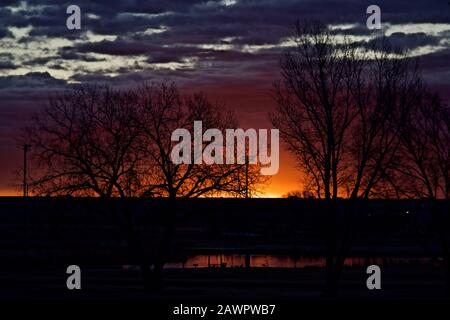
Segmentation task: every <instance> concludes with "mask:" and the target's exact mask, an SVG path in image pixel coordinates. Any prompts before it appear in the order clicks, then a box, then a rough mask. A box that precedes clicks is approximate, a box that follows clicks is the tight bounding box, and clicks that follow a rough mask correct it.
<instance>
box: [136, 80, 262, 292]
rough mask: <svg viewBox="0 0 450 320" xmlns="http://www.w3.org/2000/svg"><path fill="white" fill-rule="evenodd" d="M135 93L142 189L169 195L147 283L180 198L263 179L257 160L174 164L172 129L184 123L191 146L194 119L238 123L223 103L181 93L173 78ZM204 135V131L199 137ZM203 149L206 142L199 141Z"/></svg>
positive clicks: (253, 186) (237, 192) (208, 124)
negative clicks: (142, 161) (142, 160)
mask: <svg viewBox="0 0 450 320" xmlns="http://www.w3.org/2000/svg"><path fill="white" fill-rule="evenodd" d="M135 94H136V96H137V97H138V103H137V108H138V113H137V114H138V116H139V118H138V119H137V122H138V123H139V125H140V130H141V131H142V133H143V137H144V141H145V143H144V144H143V147H144V149H143V151H144V152H145V155H146V166H147V171H148V172H149V173H150V174H148V175H147V176H146V179H145V180H143V181H142V183H143V184H144V185H145V190H144V193H143V195H145V196H160V197H167V198H168V199H169V201H168V206H169V208H168V210H167V212H166V214H165V216H164V221H165V225H164V231H163V234H162V237H161V240H160V248H159V251H158V254H157V257H156V260H155V261H154V264H153V268H152V270H153V279H151V285H152V286H153V287H157V288H158V287H160V286H161V283H160V280H161V279H162V277H161V272H162V269H163V266H164V264H165V262H166V261H167V259H168V255H169V254H170V252H171V243H172V242H173V239H174V238H175V228H176V220H177V217H178V216H179V215H177V213H179V211H180V209H181V206H182V203H183V200H182V199H187V198H197V197H202V196H227V195H228V196H230V195H231V196H241V197H242V196H244V195H245V193H246V192H249V193H250V194H253V193H255V192H256V191H257V188H258V187H259V186H260V185H261V184H262V183H263V182H264V181H265V178H264V177H263V176H261V175H260V173H259V166H257V165H246V164H210V165H205V164H196V163H195V161H194V160H195V156H194V157H192V163H187V164H175V163H173V161H172V160H171V152H172V148H173V146H174V144H175V143H177V142H173V141H171V135H172V132H174V131H175V130H176V129H178V128H184V129H186V130H188V131H189V132H190V134H191V137H192V139H191V142H190V144H191V149H192V150H193V149H194V148H195V146H194V144H195V141H194V134H195V133H194V121H202V126H203V128H216V129H219V130H220V131H221V132H225V129H227V128H235V127H237V120H236V117H235V116H234V114H233V113H232V112H230V111H229V110H227V109H226V108H224V106H223V105H220V104H213V103H211V102H210V101H209V100H208V99H207V97H206V96H205V95H204V94H201V93H198V94H194V95H192V96H187V97H183V96H181V94H180V93H179V91H178V89H177V88H176V86H175V85H174V84H166V83H162V84H161V83H159V84H158V83H152V84H144V85H142V86H140V87H139V88H138V89H137V90H136V91H135ZM199 138H200V139H201V140H202V137H199ZM200 144H201V145H200V148H199V149H200V150H201V151H202V152H203V150H204V148H205V147H206V145H207V143H205V142H203V141H200Z"/></svg>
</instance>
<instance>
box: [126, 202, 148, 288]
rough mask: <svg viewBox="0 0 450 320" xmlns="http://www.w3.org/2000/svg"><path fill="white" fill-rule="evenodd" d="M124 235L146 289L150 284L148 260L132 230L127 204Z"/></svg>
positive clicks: (131, 213)
mask: <svg viewBox="0 0 450 320" xmlns="http://www.w3.org/2000/svg"><path fill="white" fill-rule="evenodd" d="M124 211H125V233H126V237H127V242H128V250H129V252H130V253H131V257H132V259H133V260H134V261H136V262H137V263H138V265H139V268H140V270H141V274H142V280H143V284H144V288H148V287H149V284H150V280H151V279H150V267H149V261H148V258H147V257H146V255H145V251H144V248H143V247H142V242H141V240H140V238H139V235H138V234H137V232H136V230H135V228H134V221H133V209H132V207H131V205H130V204H129V203H126V204H125V208H124Z"/></svg>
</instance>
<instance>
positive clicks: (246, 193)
mask: <svg viewBox="0 0 450 320" xmlns="http://www.w3.org/2000/svg"><path fill="white" fill-rule="evenodd" d="M245 198H246V199H248V156H246V157H245Z"/></svg>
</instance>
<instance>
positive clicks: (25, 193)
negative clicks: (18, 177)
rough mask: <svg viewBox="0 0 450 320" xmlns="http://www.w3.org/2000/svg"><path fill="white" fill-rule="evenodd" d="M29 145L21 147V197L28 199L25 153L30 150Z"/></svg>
mask: <svg viewBox="0 0 450 320" xmlns="http://www.w3.org/2000/svg"><path fill="white" fill-rule="evenodd" d="M30 148H31V145H30V144H24V145H23V196H24V197H28V183H27V153H28V151H29V150H30Z"/></svg>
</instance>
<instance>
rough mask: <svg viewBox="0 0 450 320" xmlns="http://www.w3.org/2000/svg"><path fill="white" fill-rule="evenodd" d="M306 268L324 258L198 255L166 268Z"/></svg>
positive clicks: (350, 262)
mask: <svg viewBox="0 0 450 320" xmlns="http://www.w3.org/2000/svg"><path fill="white" fill-rule="evenodd" d="M246 258H247V259H246ZM246 262H247V263H246ZM430 262H433V261H432V259H430V258H396V257H395V258H394V257H390V258H380V257H377V258H365V257H351V258H347V259H346V260H345V265H346V266H350V267H351V266H367V265H370V264H377V265H399V264H428V263H430ZM246 266H248V267H251V268H261V267H266V268H305V267H324V266H325V258H324V257H292V256H288V255H247V256H246V255H244V254H231V255H230V254H228V255H220V254H217V255H196V256H192V257H189V258H188V259H187V260H186V261H184V262H177V263H168V264H166V265H165V268H208V267H209V268H219V267H225V268H244V267H246Z"/></svg>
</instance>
